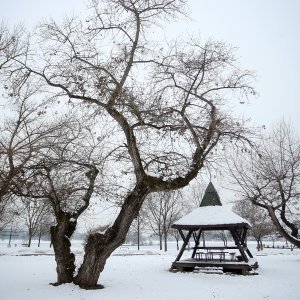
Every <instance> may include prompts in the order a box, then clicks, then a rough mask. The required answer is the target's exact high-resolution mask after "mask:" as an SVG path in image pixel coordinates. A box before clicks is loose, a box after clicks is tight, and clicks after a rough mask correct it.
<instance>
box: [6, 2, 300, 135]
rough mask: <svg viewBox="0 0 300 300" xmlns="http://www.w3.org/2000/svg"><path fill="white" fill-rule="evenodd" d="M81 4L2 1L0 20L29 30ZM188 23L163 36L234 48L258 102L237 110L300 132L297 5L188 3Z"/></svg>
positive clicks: (299, 5)
mask: <svg viewBox="0 0 300 300" xmlns="http://www.w3.org/2000/svg"><path fill="white" fill-rule="evenodd" d="M84 3H85V1H84V0H51V1H45V0H44V1H43V0H0V8H1V10H0V18H4V19H5V20H6V21H7V22H8V23H9V24H15V23H18V22H23V23H24V24H25V25H27V26H33V25H34V24H36V23H37V22H38V21H39V20H41V19H43V18H47V17H49V16H52V17H53V18H55V19H59V18H61V17H62V16H63V15H64V14H65V12H67V13H68V14H70V13H75V14H77V13H80V12H82V11H84V9H85V5H84ZM188 3H189V5H190V8H191V18H192V21H187V20H179V21H178V22H177V24H172V25H171V26H168V27H167V30H166V33H165V34H166V35H168V36H170V35H172V36H174V37H175V36H177V35H178V34H180V35H181V36H182V37H183V36H185V35H187V34H188V33H190V34H200V35H201V37H202V38H203V39H207V38H208V37H214V38H215V39H221V40H224V41H227V42H229V43H230V44H232V45H233V46H235V47H237V48H238V50H237V54H238V56H239V57H240V62H241V64H242V66H243V67H244V68H247V69H251V70H255V71H256V73H257V83H256V87H257V90H258V92H259V97H258V98H257V99H251V101H250V102H249V103H247V102H246V103H245V104H243V105H241V104H239V105H237V106H238V110H239V111H240V112H241V113H242V114H244V115H245V116H247V117H251V119H252V120H253V121H254V122H256V123H257V124H259V125H266V126H267V127H269V126H270V125H271V124H272V123H274V122H276V121H278V120H279V119H280V118H282V117H285V118H286V119H287V120H291V121H292V122H293V124H294V127H295V129H296V130H297V131H298V132H299V133H300V118H299V117H298V114H299V111H300V104H299V100H300V99H299V98H300V97H299V94H300V92H299V87H300V55H299V53H300V18H299V12H300V1H298V0H251V1H250V0H248V1H243V0H209V1H208V0H189V1H188Z"/></svg>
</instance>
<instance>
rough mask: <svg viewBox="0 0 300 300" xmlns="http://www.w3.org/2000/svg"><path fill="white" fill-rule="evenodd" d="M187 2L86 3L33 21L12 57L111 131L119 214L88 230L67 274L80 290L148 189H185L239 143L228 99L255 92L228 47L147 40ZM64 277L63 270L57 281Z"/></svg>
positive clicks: (91, 282)
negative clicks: (215, 156) (82, 11)
mask: <svg viewBox="0 0 300 300" xmlns="http://www.w3.org/2000/svg"><path fill="white" fill-rule="evenodd" d="M185 4H186V1H184V0H174V1H169V0H149V1H144V0H143V1H142V0H136V1H132V0H111V1H106V0H103V1H100V0H93V1H90V6H89V8H90V14H89V15H88V16H87V17H85V18H84V19H79V18H74V17H72V18H66V19H65V21H64V22H63V23H62V24H61V25H59V24H57V23H56V22H55V21H49V22H47V23H45V24H43V25H41V26H39V28H38V30H37V32H38V36H37V37H36V39H38V43H36V42H34V41H32V42H30V47H29V52H28V55H27V56H26V60H25V59H18V62H19V63H20V66H22V68H25V69H26V72H25V71H24V73H22V74H20V76H21V75H22V76H23V78H25V80H26V78H27V77H26V76H30V77H32V78H35V79H36V80H37V81H39V84H44V89H45V90H46V89H48V91H51V92H52V93H56V97H58V96H59V97H60V99H62V100H63V99H66V101H68V102H69V105H80V106H81V107H86V108H88V109H89V110H90V111H91V112H92V113H91V117H93V119H94V120H95V122H98V123H99V127H103V126H104V125H105V124H104V123H103V118H106V120H108V123H109V124H113V125H111V126H112V127H113V128H115V129H116V133H115V135H114V136H113V137H112V138H111V140H110V144H109V145H110V146H111V147H112V151H111V153H110V154H111V155H109V157H110V163H111V168H110V171H111V173H109V172H108V171H107V173H106V174H105V175H106V176H105V178H109V179H111V180H110V181H108V180H107V179H105V178H104V180H106V183H107V184H108V185H112V183H114V184H113V186H114V187H116V186H118V187H119V189H114V192H115V193H114V194H115V195H117V197H118V201H119V203H120V211H119V214H118V216H117V218H116V219H115V221H114V222H113V224H112V226H110V227H109V228H107V229H106V231H105V232H93V233H91V234H90V235H89V237H88V239H87V242H86V246H85V255H84V260H83V263H82V265H81V266H80V268H79V270H78V273H77V275H76V276H75V277H74V278H73V282H74V283H75V284H77V285H79V286H80V287H83V288H96V287H97V286H98V287H101V285H97V284H98V279H99V276H100V273H101V272H102V270H103V269H104V266H105V264H106V261H107V258H108V257H109V256H110V255H111V253H112V252H113V251H114V250H115V249H116V248H117V247H118V246H120V245H121V244H122V243H123V242H124V241H125V237H126V233H127V232H128V229H129V228H130V225H131V223H132V222H133V220H134V219H135V218H136V217H137V216H138V213H139V210H140V208H141V206H142V204H143V201H144V199H145V198H146V196H147V195H149V194H150V193H152V192H161V191H168V190H173V189H179V188H182V187H184V186H186V185H188V184H189V182H190V181H191V180H193V179H194V178H196V177H197V175H198V173H199V171H200V170H201V169H202V167H203V165H204V163H205V161H206V160H208V158H209V157H210V156H211V152H212V150H213V149H214V148H216V147H218V145H219V144H221V143H226V141H228V142H230V141H231V142H232V141H236V144H237V145H238V144H239V142H240V143H243V141H245V136H246V135H247V133H248V129H245V127H244V123H243V121H242V120H237V119H234V118H233V117H231V115H230V113H229V112H228V111H229V110H228V106H227V102H228V100H230V99H236V101H237V102H238V101H239V100H237V99H238V98H240V97H242V98H243V97H245V96H248V95H250V94H254V93H255V92H254V90H253V88H252V86H251V81H252V78H253V74H252V72H250V71H248V70H242V69H241V68H240V66H239V64H238V63H237V60H236V58H235V56H234V54H233V49H232V48H231V47H230V46H228V45H226V44H225V43H223V42H217V41H213V40H209V41H207V42H205V43H202V42H200V41H199V40H196V39H192V40H189V41H187V42H184V41H175V42H170V43H168V44H167V43H165V44H164V46H162V45H159V44H155V43H154V42H152V41H151V32H152V31H153V30H155V23H157V22H161V21H168V20H170V19H172V18H174V17H177V16H178V15H180V14H181V15H182V14H184V8H185ZM35 47H39V48H35ZM35 53H38V56H37V55H35ZM22 76H21V77H22ZM112 174H113V175H112ZM69 275H70V274H69ZM65 279H67V280H65ZM66 281H67V282H69V281H70V276H66V277H59V280H58V283H59V284H60V283H64V282H66Z"/></svg>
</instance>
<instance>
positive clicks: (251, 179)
mask: <svg viewBox="0 0 300 300" xmlns="http://www.w3.org/2000/svg"><path fill="white" fill-rule="evenodd" d="M231 162H232V166H231V171H232V172H231V173H232V175H233V178H234V179H235V182H236V183H237V184H238V186H239V187H240V188H239V191H240V194H241V198H242V199H245V200H248V201H250V202H252V203H253V204H255V205H257V206H259V207H261V208H263V209H265V210H266V211H267V212H268V215H269V217H270V218H271V220H272V222H273V224H274V226H275V228H276V229H277V231H278V233H279V234H281V235H282V236H283V237H284V238H286V239H287V240H288V241H289V242H290V243H292V244H294V245H295V246H297V247H299V246H300V240H299V224H300V222H299V221H300V215H299V208H300V202H299V196H300V140H299V137H298V136H297V135H296V133H295V132H294V131H293V129H292V126H291V125H290V124H288V123H287V122H285V121H281V122H279V123H278V124H277V125H276V126H275V127H274V129H273V130H272V132H270V133H269V134H268V133H263V134H262V136H261V140H260V144H259V146H258V149H257V152H255V153H252V152H251V153H247V152H243V155H241V157H240V159H235V160H232V161H231Z"/></svg>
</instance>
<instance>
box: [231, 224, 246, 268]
mask: <svg viewBox="0 0 300 300" xmlns="http://www.w3.org/2000/svg"><path fill="white" fill-rule="evenodd" d="M230 233H231V235H232V237H233V240H234V242H235V244H236V246H237V247H238V249H239V250H240V253H241V255H242V257H243V259H244V261H245V262H248V261H249V259H248V257H247V255H246V253H245V251H244V249H243V247H242V245H241V243H240V239H239V235H238V233H236V232H235V230H234V229H230Z"/></svg>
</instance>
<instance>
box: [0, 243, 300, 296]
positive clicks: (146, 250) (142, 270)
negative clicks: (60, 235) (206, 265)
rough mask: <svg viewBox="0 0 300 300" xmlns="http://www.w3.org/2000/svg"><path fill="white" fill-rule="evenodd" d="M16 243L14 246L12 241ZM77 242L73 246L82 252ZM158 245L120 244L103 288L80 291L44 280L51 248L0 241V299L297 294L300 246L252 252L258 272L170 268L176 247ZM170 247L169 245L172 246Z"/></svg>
mask: <svg viewBox="0 0 300 300" xmlns="http://www.w3.org/2000/svg"><path fill="white" fill-rule="evenodd" d="M15 245H16V246H15ZM81 246H82V244H81V242H79V243H77V244H76V243H75V246H74V251H75V252H76V253H80V252H81V249H80V248H81ZM155 248H157V246H155V247H154V246H152V247H151V246H143V247H142V248H141V250H140V251H137V250H135V249H136V247H123V248H122V249H119V250H118V251H116V253H115V254H114V255H113V256H112V257H111V258H110V259H109V260H108V262H107V265H106V268H105V271H104V272H103V273H102V275H101V278H100V282H101V284H103V285H104V286H105V289H103V290H92V291H86V290H81V289H79V288H78V287H77V286H74V285H73V284H65V285H62V286H59V287H53V286H51V285H49V283H50V282H54V281H55V278H56V273H55V261H54V256H53V252H52V251H53V250H52V249H50V248H49V243H44V244H43V245H42V247H40V248H37V247H36V246H33V247H32V248H30V249H28V248H24V247H22V246H21V245H20V244H19V243H14V244H13V245H12V247H11V248H8V247H7V243H3V242H2V243H0V299H1V300H17V299H18V300H27V299H28V300H29V299H30V300H54V299H57V300H71V299H72V300H96V299H97V300H98V299H103V300H116V299H121V300H133V299H141V300H154V299H155V300H164V299H172V300H179V299H204V300H210V299H211V300H212V299H214V300H215V299H222V300H237V299H240V300H247V299H249V300H250V299H251V300H260V299H262V300H263V299H264V300H266V299H268V300H277V299H278V300H282V299H287V300H293V299H295V300H296V299H299V295H300V284H299V278H300V250H299V249H295V250H294V251H290V250H288V249H267V248H265V250H263V251H262V252H260V253H257V252H256V251H255V248H254V244H253V246H252V247H251V250H252V253H253V254H255V255H256V258H257V260H258V262H259V269H258V273H259V275H254V276H241V275H228V274H226V275H225V274H221V275H219V274H203V273H179V272H178V273H171V272H169V271H168V269H169V268H170V266H171V263H172V261H173V260H174V258H175V257H176V254H177V251H176V250H175V249H171V250H170V251H168V252H167V253H164V252H160V251H158V250H156V249H155ZM173 248H174V246H173Z"/></svg>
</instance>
